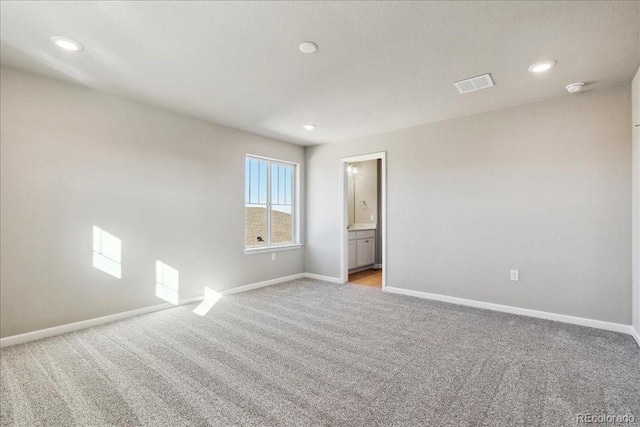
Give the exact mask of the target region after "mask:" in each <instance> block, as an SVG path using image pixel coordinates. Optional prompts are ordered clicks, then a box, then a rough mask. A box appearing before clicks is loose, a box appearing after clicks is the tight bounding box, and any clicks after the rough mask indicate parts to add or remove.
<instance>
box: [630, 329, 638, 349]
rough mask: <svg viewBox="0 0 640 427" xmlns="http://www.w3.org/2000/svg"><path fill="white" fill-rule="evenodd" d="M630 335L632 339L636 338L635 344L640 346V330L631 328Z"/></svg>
mask: <svg viewBox="0 0 640 427" xmlns="http://www.w3.org/2000/svg"><path fill="white" fill-rule="evenodd" d="M631 336H632V337H633V339H634V340H636V344H638V347H640V332H639V331H638V330H637V329H635V328H631Z"/></svg>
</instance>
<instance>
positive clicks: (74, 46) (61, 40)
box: [51, 36, 83, 52]
mask: <svg viewBox="0 0 640 427" xmlns="http://www.w3.org/2000/svg"><path fill="white" fill-rule="evenodd" d="M51 41H52V42H54V43H55V45H56V46H58V47H59V48H61V49H64V50H68V51H70V52H78V51H81V50H82V49H83V46H82V45H81V44H80V43H78V42H77V41H75V40H71V39H70V38H67V37H62V36H53V37H51Z"/></svg>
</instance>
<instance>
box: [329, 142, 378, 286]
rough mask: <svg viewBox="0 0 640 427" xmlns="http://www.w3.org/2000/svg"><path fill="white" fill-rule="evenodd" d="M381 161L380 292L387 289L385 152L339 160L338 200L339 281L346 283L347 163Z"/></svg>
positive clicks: (347, 234)
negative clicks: (339, 204)
mask: <svg viewBox="0 0 640 427" xmlns="http://www.w3.org/2000/svg"><path fill="white" fill-rule="evenodd" d="M377 159H380V160H381V163H382V164H381V165H380V191H381V193H382V194H381V197H380V198H381V200H379V201H378V203H380V215H381V218H378V221H379V223H380V224H382V240H381V241H382V290H383V291H384V290H385V289H386V287H387V152H386V151H381V152H379V153H371V154H362V155H360V156H351V157H343V158H342V159H340V200H342V220H341V221H340V226H341V227H342V228H341V232H340V236H341V237H342V245H341V246H342V250H341V255H342V256H341V258H340V259H341V260H342V262H341V265H340V279H341V280H342V283H347V281H348V280H349V231H348V230H347V226H348V225H349V202H348V201H347V196H348V185H349V176H348V173H347V166H348V165H349V163H356V162H365V161H367V160H377ZM379 232H380V228H378V229H377V230H376V233H379Z"/></svg>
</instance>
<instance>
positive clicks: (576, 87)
mask: <svg viewBox="0 0 640 427" xmlns="http://www.w3.org/2000/svg"><path fill="white" fill-rule="evenodd" d="M583 86H584V83H582V82H578V83H571V84H570V85H567V86H566V87H565V89H566V90H567V92H569V93H576V92H580V91H581V90H582V87H583Z"/></svg>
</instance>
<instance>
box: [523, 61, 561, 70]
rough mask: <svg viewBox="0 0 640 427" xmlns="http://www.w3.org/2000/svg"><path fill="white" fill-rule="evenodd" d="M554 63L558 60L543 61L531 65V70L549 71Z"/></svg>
mask: <svg viewBox="0 0 640 427" xmlns="http://www.w3.org/2000/svg"><path fill="white" fill-rule="evenodd" d="M554 65H556V61H542V62H538V63H535V64H533V65H532V66H530V67H529V71H531V72H532V73H542V72H544V71H547V70H548V69H550V68H551V67H553V66H554Z"/></svg>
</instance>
